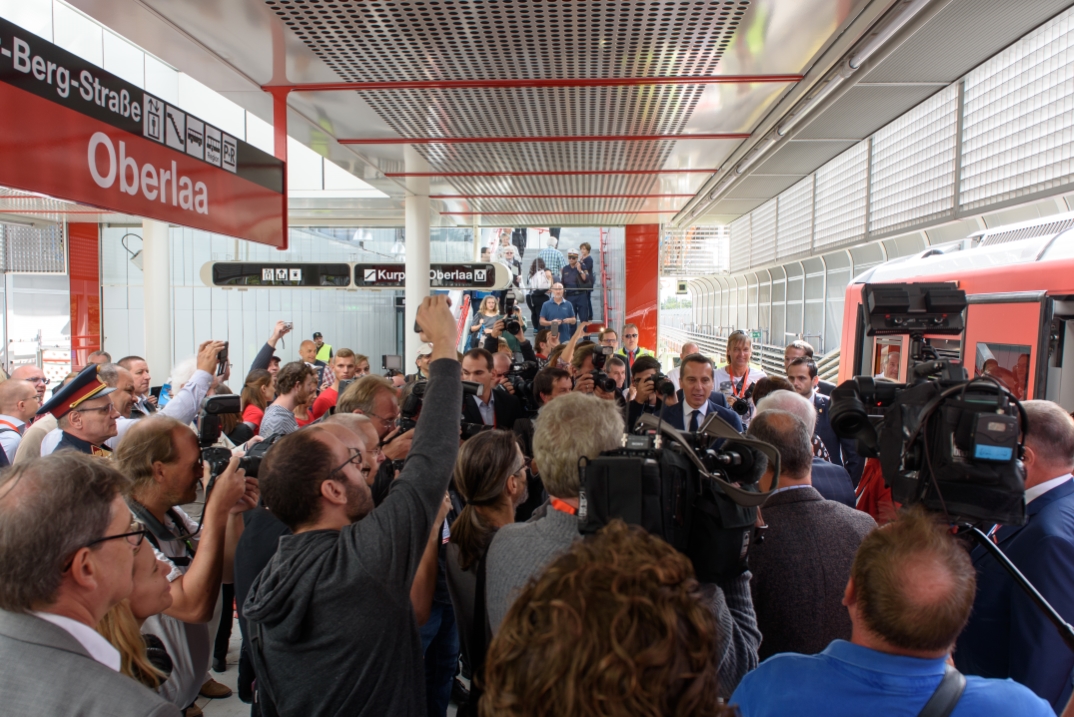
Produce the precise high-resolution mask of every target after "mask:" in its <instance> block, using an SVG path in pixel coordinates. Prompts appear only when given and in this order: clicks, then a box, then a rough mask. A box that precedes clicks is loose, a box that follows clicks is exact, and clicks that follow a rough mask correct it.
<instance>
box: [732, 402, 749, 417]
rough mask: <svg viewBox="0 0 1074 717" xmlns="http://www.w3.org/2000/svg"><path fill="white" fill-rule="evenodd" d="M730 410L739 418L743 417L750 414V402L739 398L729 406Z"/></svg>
mask: <svg viewBox="0 0 1074 717" xmlns="http://www.w3.org/2000/svg"><path fill="white" fill-rule="evenodd" d="M731 410H733V411H734V412H735V413H737V414H738V415H740V416H745V415H746V414H747V413H749V412H750V402H749V401H747V400H746V399H744V398H740V399H738V400H737V401H735V402H734V403H732V404H731Z"/></svg>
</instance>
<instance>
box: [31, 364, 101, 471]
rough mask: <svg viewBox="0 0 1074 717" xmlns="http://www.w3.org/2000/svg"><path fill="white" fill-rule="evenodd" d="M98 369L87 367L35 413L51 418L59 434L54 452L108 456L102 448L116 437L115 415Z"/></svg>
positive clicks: (95, 366) (91, 366)
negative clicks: (52, 417)
mask: <svg viewBox="0 0 1074 717" xmlns="http://www.w3.org/2000/svg"><path fill="white" fill-rule="evenodd" d="M99 370H100V366H97V365H96V364H93V365H90V366H87V367H86V368H85V369H83V370H82V372H81V373H79V374H78V375H77V376H75V377H74V378H73V379H71V381H70V382H68V384H67V385H66V386H64V387H63V388H61V389H59V390H58V391H56V393H55V394H53V396H52V398H51V399H49V401H48V403H46V404H45V405H44V406H42V407H41V410H40V411H38V415H40V414H42V413H51V414H52V415H53V416H55V417H56V421H57V423H58V425H59V428H60V430H61V431H63V437H62V438H61V440H60V443H59V445H57V446H56V450H57V451H63V450H74V451H79V452H80V453H88V454H89V455H92V456H101V457H105V458H107V457H109V456H111V455H112V452H111V451H110V450H108V449H107V448H103V447H102V446H103V445H104V442H105V441H106V440H108V439H109V438H111V437H112V436H114V435H116V418H117V417H118V416H119V414H118V413H117V412H116V409H115V407H114V406H113V405H112V399H111V398H109V397H108V394H110V393H112V391H115V389H114V388H110V387H109V386H108V384H106V383H105V382H104V381H103V380H102V379H101V377H100V375H99Z"/></svg>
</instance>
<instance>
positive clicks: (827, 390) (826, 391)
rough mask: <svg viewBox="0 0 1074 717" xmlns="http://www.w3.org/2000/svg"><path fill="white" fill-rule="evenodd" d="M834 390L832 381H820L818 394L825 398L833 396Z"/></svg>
mask: <svg viewBox="0 0 1074 717" xmlns="http://www.w3.org/2000/svg"><path fill="white" fill-rule="evenodd" d="M834 388H835V384H834V383H832V382H831V381H820V382H819V383H817V393H819V394H821V395H824V396H831V395H832V390H833V389H834Z"/></svg>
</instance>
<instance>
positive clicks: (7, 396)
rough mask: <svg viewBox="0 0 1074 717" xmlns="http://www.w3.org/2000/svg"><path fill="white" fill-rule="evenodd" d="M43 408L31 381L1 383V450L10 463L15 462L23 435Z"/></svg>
mask: <svg viewBox="0 0 1074 717" xmlns="http://www.w3.org/2000/svg"><path fill="white" fill-rule="evenodd" d="M39 408H41V404H40V403H39V400H38V396H37V388H36V387H35V386H34V384H32V383H30V382H29V381H19V380H14V379H13V380H8V381H4V382H3V383H0V448H3V449H4V454H5V455H6V456H7V459H8V462H13V461H14V460H15V451H17V450H18V449H19V443H20V442H21V441H22V434H23V433H25V432H26V424H28V423H29V422H30V421H31V420H33V417H34V416H35V415H36V414H37V409H39Z"/></svg>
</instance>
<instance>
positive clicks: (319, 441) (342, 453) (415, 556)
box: [243, 297, 462, 717]
mask: <svg viewBox="0 0 1074 717" xmlns="http://www.w3.org/2000/svg"><path fill="white" fill-rule="evenodd" d="M417 322H418V324H419V325H421V326H422V327H423V329H424V331H423V332H422V333H423V335H424V337H425V340H428V341H431V342H432V344H433V352H432V362H431V364H430V366H429V385H428V388H427V389H426V391H425V399H424V400H425V405H424V410H422V412H421V417H420V418H419V419H418V425H417V428H416V429H415V431H414V443H413V445H412V447H411V449H410V453H409V456H408V457H407V462H406V465H405V466H404V468H403V470H402V473H401V474H400V476H399V478H398V479H397V480H396V481H395V482H394V484H393V485H392V489H391V492H390V493H389V494H388V497H387V498H385V499H384V502H383V503H381V504H380V505H379V506H378V507H377V508H376V510H373V499H372V496H371V494H370V491H369V486H368V485H367V484H366V482H365V480H364V478H363V476H362V473H361V467H362V456H361V454H360V453H359V454H357V455H356V454H354V453H352V452H351V451H349V450H348V449H347V447H346V446H345V445H344V444H343V443H342V442H341V441H340V440H339V439H338V438H336V437H335V436H334V435H332V434H331V433H329V432H328V431H327V430H325V429H324V428H320V427H316V426H315V427H311V428H307V429H304V430H301V431H298V432H297V433H293V434H290V435H288V436H286V437H285V438H283V439H282V440H281V441H280V442H279V443H278V444H277V445H276V446H274V447H273V449H272V451H270V452H269V453H268V455H267V456H266V458H265V462H264V465H263V466H262V468H261V487H262V496H263V500H264V503H265V505H266V507H268V509H269V510H270V511H272V513H273V514H274V515H276V517H278V518H279V519H280V520H281V521H283V523H284V524H286V525H287V526H288V527H289V528H290V529H291V530H292V532H293V535H285V536H283V537H281V538H280V544H279V550H278V551H277V552H276V554H275V555H274V556H273V558H272V560H271V562H269V564H268V565H267V566H266V567H265V569H264V570H263V571H262V572H261V574H260V575H258V577H257V578H256V579H255V580H254V582H253V585H252V586H251V588H250V594H249V596H248V597H247V599H246V603H245V605H244V607H243V616H244V617H245V618H246V620H247V623H248V627H249V630H250V634H251V651H252V653H253V654H252V656H253V658H254V665H255V668H256V671H257V678H258V690H259V694H260V698H261V699H262V700H265V699H269V700H271V701H272V702H273V703H274V704H275V707H276V709H277V711H278V712H279V714H282V715H309V716H315V715H341V714H345V715H369V716H370V717H373V716H376V717H379V716H380V715H400V716H403V717H406V716H408V715H420V716H424V715H425V714H426V699H425V674H424V671H423V668H422V651H421V641H420V639H419V637H418V628H417V624H416V622H415V619H414V610H413V608H412V607H411V604H410V587H411V583H412V581H413V579H414V574H415V571H416V570H417V567H418V564H419V562H420V560H421V556H422V553H423V552H424V550H425V546H426V544H427V543H428V542H429V534H430V530H431V528H432V525H433V521H434V519H435V518H436V515H437V511H438V509H439V508H440V506H441V503H442V502H443V500H444V492H445V491H446V490H447V486H448V481H449V480H450V478H451V472H452V469H453V467H454V464H455V455H456V453H457V452H458V447H459V420H460V419H459V406H461V405H462V383H461V380H460V366H459V364H458V362H457V361H456V360H455V342H456V333H455V321H454V319H453V318H452V316H451V311H450V310H449V308H448V304H447V300H446V299H445V298H444V297H432V298H429V299H426V300H425V301H424V302H423V303H422V305H421V307H420V308H419V309H418V315H417Z"/></svg>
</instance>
